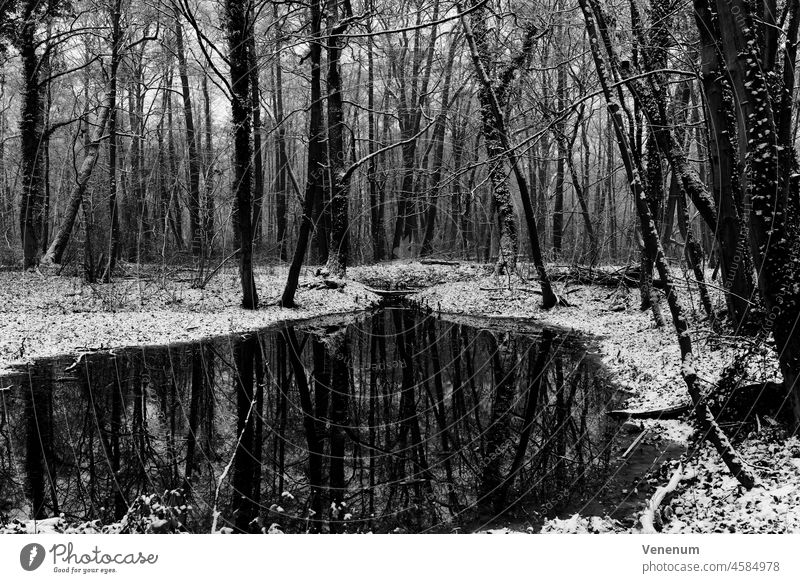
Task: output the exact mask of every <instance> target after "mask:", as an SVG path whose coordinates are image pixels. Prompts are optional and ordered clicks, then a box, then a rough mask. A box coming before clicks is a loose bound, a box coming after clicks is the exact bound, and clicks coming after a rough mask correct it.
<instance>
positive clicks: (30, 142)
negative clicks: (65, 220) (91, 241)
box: [16, 0, 44, 269]
mask: <svg viewBox="0 0 800 583" xmlns="http://www.w3.org/2000/svg"><path fill="white" fill-rule="evenodd" d="M37 4H38V2H35V1H34V0H28V1H27V2H26V3H25V5H24V17H25V24H24V25H23V26H22V30H21V31H20V34H19V38H18V39H17V41H16V44H17V47H18V49H19V53H20V57H21V59H22V73H23V78H24V88H23V101H22V112H21V116H20V144H21V147H22V151H21V165H22V177H21V179H22V195H21V201H20V209H19V228H20V235H21V237H22V267H23V269H31V268H34V267H36V265H37V263H38V259H39V238H40V236H41V232H42V211H43V205H44V167H43V164H42V162H43V155H42V152H41V145H42V139H43V137H44V109H43V99H42V92H41V85H40V71H39V57H38V56H37V54H36V45H37V41H36V26H37V19H36V18H35V17H34V11H35V10H36V6H37Z"/></svg>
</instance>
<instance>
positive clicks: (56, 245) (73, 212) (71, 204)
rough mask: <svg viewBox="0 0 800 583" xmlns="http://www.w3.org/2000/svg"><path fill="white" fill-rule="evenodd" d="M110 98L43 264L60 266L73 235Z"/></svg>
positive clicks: (106, 100)
mask: <svg viewBox="0 0 800 583" xmlns="http://www.w3.org/2000/svg"><path fill="white" fill-rule="evenodd" d="M110 98H111V96H110V94H109V93H106V96H105V97H104V98H103V103H102V104H101V105H100V110H99V111H98V112H97V122H96V123H95V127H94V132H93V133H92V137H91V140H90V142H89V144H88V145H87V146H86V148H85V151H86V153H85V155H84V157H83V162H82V163H81V167H80V169H79V170H78V175H77V176H76V178H75V184H74V186H73V187H72V190H71V191H70V193H69V199H68V201H67V206H66V209H65V210H64V218H63V219H62V221H61V225H60V226H59V227H58V231H56V235H55V237H54V238H53V242H52V243H51V244H50V247H49V248H48V249H47V252H46V253H45V254H44V256H43V257H42V263H43V264H52V263H58V264H60V263H61V259H62V258H63V256H64V251H65V250H66V248H67V244H68V243H69V238H70V236H71V235H72V228H73V226H74V225H75V219H76V218H77V216H78V211H79V210H80V207H81V203H82V202H83V195H84V193H85V192H86V185H87V184H88V183H89V178H90V177H91V175H92V171H93V170H94V167H95V165H96V164H97V159H98V158H99V157H100V140H101V139H102V138H103V132H104V131H105V127H106V121H107V120H108V113H109V111H110V110H111V99H110Z"/></svg>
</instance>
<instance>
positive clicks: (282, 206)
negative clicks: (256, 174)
mask: <svg viewBox="0 0 800 583" xmlns="http://www.w3.org/2000/svg"><path fill="white" fill-rule="evenodd" d="M274 14H275V22H276V30H275V35H276V39H275V45H276V46H275V123H276V125H277V132H276V135H275V166H276V168H275V172H276V175H275V224H276V227H277V228H276V233H275V237H276V241H275V242H276V244H277V245H278V256H279V257H280V260H281V261H286V260H288V258H289V255H288V248H289V246H288V240H287V232H286V228H287V218H286V212H287V200H288V181H287V179H286V178H287V175H288V174H289V156H288V155H287V153H286V122H285V119H284V111H283V66H282V65H281V45H282V42H283V38H282V34H283V33H282V31H281V27H280V22H281V21H280V19H279V17H278V5H277V4H275V7H274Z"/></svg>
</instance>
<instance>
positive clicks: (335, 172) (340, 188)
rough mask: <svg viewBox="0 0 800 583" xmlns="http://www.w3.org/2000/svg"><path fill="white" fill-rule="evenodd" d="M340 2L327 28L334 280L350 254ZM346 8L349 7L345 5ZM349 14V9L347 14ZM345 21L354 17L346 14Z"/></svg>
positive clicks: (340, 275) (330, 253)
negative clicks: (340, 62)
mask: <svg viewBox="0 0 800 583" xmlns="http://www.w3.org/2000/svg"><path fill="white" fill-rule="evenodd" d="M337 4H338V0H336V1H334V2H333V3H332V4H331V5H330V7H329V11H330V12H329V14H328V27H329V31H330V36H329V37H328V40H327V44H328V79H327V81H328V83H327V85H328V100H327V101H328V165H329V172H330V178H329V179H328V184H329V186H330V189H331V190H330V193H331V194H330V201H331V207H330V213H331V230H330V245H329V246H328V261H327V263H326V265H325V269H326V271H327V272H328V273H330V274H331V275H332V276H333V277H337V278H343V277H345V275H346V274H347V261H348V255H349V252H350V225H349V224H348V220H349V219H348V214H349V213H348V208H347V207H348V190H349V188H350V179H349V175H350V174H349V173H347V172H346V170H347V164H346V162H347V153H346V151H345V147H344V129H345V124H344V104H343V103H342V76H341V71H340V64H339V59H340V57H341V54H342V50H343V49H344V37H343V34H344V32H345V30H346V28H347V25H346V24H345V25H343V24H341V23H340V22H339V11H338V5H337ZM345 6H349V4H348V3H346V2H345ZM345 12H347V10H346V11H345ZM344 16H345V18H349V17H350V16H351V15H350V14H349V13H346V14H345V15H344Z"/></svg>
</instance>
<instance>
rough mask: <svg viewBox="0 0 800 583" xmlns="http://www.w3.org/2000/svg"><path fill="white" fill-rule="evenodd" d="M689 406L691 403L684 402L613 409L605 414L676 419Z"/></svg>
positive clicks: (625, 417) (614, 416)
mask: <svg viewBox="0 0 800 583" xmlns="http://www.w3.org/2000/svg"><path fill="white" fill-rule="evenodd" d="M691 408H692V404H691V403H689V402H686V403H679V404H677V405H670V406H669V407H661V408H659V409H615V410H614V411H609V412H608V413H607V415H608V416H609V417H613V418H614V419H677V418H678V417H680V416H681V415H683V414H684V413H686V412H687V411H689V410H691Z"/></svg>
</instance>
